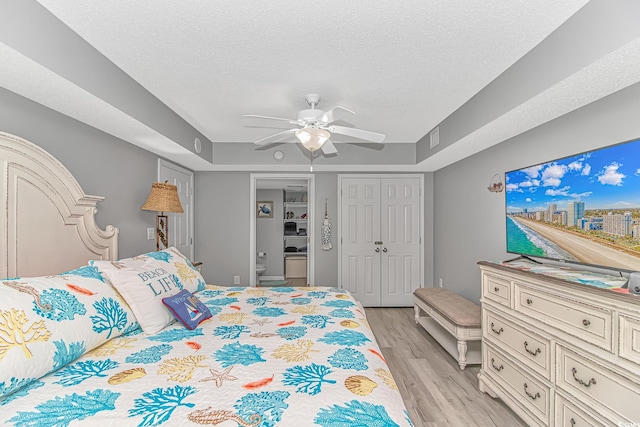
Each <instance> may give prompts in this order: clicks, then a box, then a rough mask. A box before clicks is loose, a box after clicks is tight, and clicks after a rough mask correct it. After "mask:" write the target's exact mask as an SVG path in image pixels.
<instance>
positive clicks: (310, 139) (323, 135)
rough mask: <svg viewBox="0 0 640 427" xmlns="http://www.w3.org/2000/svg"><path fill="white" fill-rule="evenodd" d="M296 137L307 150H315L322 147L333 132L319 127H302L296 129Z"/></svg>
mask: <svg viewBox="0 0 640 427" xmlns="http://www.w3.org/2000/svg"><path fill="white" fill-rule="evenodd" d="M296 137H297V138H298V139H299V140H300V143H302V145H303V146H304V148H306V149H307V150H309V151H311V152H314V151H316V150H318V149H319V148H320V147H322V144H324V143H325V142H326V141H327V140H328V139H329V137H331V134H330V133H329V132H327V131H326V130H324V129H319V128H313V127H309V128H302V129H298V130H297V131H296Z"/></svg>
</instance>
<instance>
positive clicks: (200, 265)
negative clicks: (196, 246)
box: [191, 261, 202, 273]
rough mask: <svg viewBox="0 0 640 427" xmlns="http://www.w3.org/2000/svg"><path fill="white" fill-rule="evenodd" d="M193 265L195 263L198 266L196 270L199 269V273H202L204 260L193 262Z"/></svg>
mask: <svg viewBox="0 0 640 427" xmlns="http://www.w3.org/2000/svg"><path fill="white" fill-rule="evenodd" d="M191 265H193V266H194V267H195V268H196V270H198V273H202V262H201V261H196V262H192V263H191Z"/></svg>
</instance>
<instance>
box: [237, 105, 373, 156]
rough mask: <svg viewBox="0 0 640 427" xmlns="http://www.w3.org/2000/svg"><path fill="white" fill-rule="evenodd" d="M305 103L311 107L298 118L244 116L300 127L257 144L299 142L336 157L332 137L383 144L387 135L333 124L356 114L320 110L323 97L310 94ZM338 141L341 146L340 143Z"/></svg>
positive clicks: (347, 111)
mask: <svg viewBox="0 0 640 427" xmlns="http://www.w3.org/2000/svg"><path fill="white" fill-rule="evenodd" d="M306 100H307V103H308V104H309V106H310V107H311V108H308V109H305V110H301V111H299V112H298V118H297V119H284V118H281V117H270V116H260V115H256V114H246V115H244V116H243V117H253V118H259V119H269V120H280V121H285V122H287V123H289V124H292V125H297V126H298V127H296V128H293V129H288V130H285V131H283V132H279V133H276V134H275V135H271V136H268V137H266V138H263V139H260V140H258V141H255V144H256V145H261V146H264V145H268V144H273V143H276V142H300V143H301V144H302V145H303V146H304V147H305V148H306V149H307V150H309V151H311V152H312V153H313V152H314V151H316V150H318V149H320V150H322V152H323V153H324V154H335V153H337V152H338V150H337V149H336V147H335V145H333V142H332V141H331V140H330V139H329V138H330V137H331V134H338V135H347V136H351V137H353V138H357V139H362V140H364V141H369V142H375V143H381V142H382V141H384V138H385V135H383V134H381V133H376V132H370V131H366V130H362V129H355V128H351V127H346V126H337V125H333V124H332V123H333V122H335V121H338V120H342V119H344V118H347V117H350V116H351V115H354V114H355V112H353V111H351V110H349V109H347V108H344V107H339V106H338V107H333V108H332V109H330V110H328V111H322V110H319V109H317V108H316V106H317V105H318V102H320V95H316V94H309V95H307V97H306ZM294 135H295V136H296V138H298V140H297V141H295V140H293V141H287V139H289V138H291V137H292V136H294ZM335 142H336V143H338V142H341V141H335Z"/></svg>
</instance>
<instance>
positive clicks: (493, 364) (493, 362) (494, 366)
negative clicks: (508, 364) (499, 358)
mask: <svg viewBox="0 0 640 427" xmlns="http://www.w3.org/2000/svg"><path fill="white" fill-rule="evenodd" d="M491 366H493V369H495V370H496V371H498V372H500V371H502V370H503V369H504V365H500V366H496V360H495V359H494V358H493V357H492V358H491Z"/></svg>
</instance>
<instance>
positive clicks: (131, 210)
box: [0, 88, 158, 258]
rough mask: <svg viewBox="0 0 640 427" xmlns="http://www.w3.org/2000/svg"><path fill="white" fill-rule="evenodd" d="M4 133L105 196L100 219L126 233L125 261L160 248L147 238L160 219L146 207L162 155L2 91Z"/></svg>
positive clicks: (88, 191) (122, 241)
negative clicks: (45, 154)
mask: <svg viewBox="0 0 640 427" xmlns="http://www.w3.org/2000/svg"><path fill="white" fill-rule="evenodd" d="M0 130H1V131H3V132H7V133H11V134H13V135H16V136H19V137H21V138H24V139H26V140H28V141H30V142H33V143H34V144H36V145H38V146H40V147H42V148H43V149H45V150H46V151H48V152H49V153H51V154H52V155H53V156H54V157H56V158H57V159H58V160H59V161H60V162H61V163H62V164H63V165H64V166H66V167H67V169H69V170H70V171H71V173H72V174H73V175H74V176H75V177H76V179H77V180H78V182H79V183H80V186H81V187H82V189H83V190H84V192H85V193H86V194H91V195H96V196H103V197H105V200H104V201H103V202H101V203H99V204H98V214H97V216H96V220H97V223H98V225H99V226H100V227H101V228H104V227H105V226H107V225H113V226H115V227H117V228H118V229H120V240H119V256H120V257H121V258H124V257H129V256H134V255H138V254H140V253H143V252H148V251H152V250H155V241H151V240H146V228H147V227H154V226H155V215H154V214H153V212H146V211H141V210H140V206H141V205H142V203H144V201H145V200H146V197H147V195H148V194H149V191H150V189H151V183H152V182H153V181H155V180H156V179H157V164H158V163H157V162H158V157H157V156H156V155H154V154H151V153H149V152H147V151H145V150H142V149H140V148H138V147H136V146H134V145H131V144H129V143H127V142H124V141H122V140H120V139H117V138H115V137H113V136H111V135H108V134H106V133H104V132H101V131H99V130H96V129H95V128H92V127H90V126H87V125H85V124H83V123H80V122H78V121H76V120H73V119H70V118H69V117H67V116H64V115H62V114H59V113H57V112H54V111H52V110H50V109H48V108H46V107H43V106H41V105H40V104H36V103H34V102H32V101H29V100H27V99H25V98H23V97H21V96H18V95H16V94H14V93H12V92H9V91H7V90H5V89H1V88H0Z"/></svg>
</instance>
